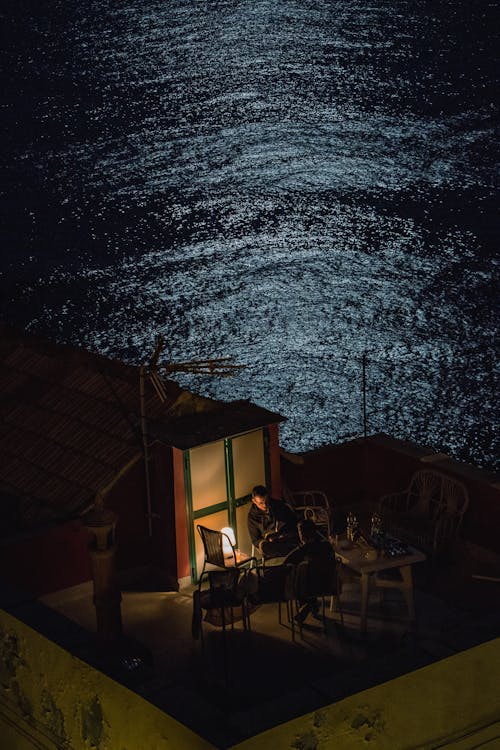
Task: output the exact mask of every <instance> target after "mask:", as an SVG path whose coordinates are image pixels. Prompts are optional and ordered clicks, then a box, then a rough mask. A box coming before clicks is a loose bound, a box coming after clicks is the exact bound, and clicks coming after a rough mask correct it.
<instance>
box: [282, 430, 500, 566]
mask: <svg viewBox="0 0 500 750" xmlns="http://www.w3.org/2000/svg"><path fill="white" fill-rule="evenodd" d="M429 453H430V451H426V450H425V449H423V448H420V447H419V446H413V445H412V444H410V443H405V442H403V441H398V440H394V439H391V438H389V437H388V436H385V435H374V436H372V437H371V438H367V439H366V440H353V441H351V442H349V443H344V444H342V445H331V446H327V447H325V448H321V449H319V450H317V451H311V452H310V453H304V454H302V458H303V459H304V463H303V464H302V465H296V464H293V463H291V462H289V461H287V460H286V459H282V475H283V479H284V481H285V482H286V483H287V485H288V486H289V488H290V489H291V490H292V491H293V490H301V489H306V490H307V489H311V490H312V489H317V490H322V491H323V492H325V493H326V494H327V496H328V499H329V502H330V506H331V508H332V510H333V513H334V518H335V508H337V507H343V506H348V505H349V504H352V503H358V502H363V501H378V499H379V498H380V496H381V495H384V494H386V493H389V492H397V491H398V490H404V489H405V488H406V487H407V486H408V484H409V481H410V478H411V476H412V474H413V473H414V472H415V471H417V470H418V469H425V468H433V469H435V470H436V471H441V472H443V473H445V474H449V475H450V476H452V477H455V478H456V479H458V480H460V481H461V482H463V483H464V484H465V486H466V487H467V490H468V492H469V498H470V503H469V509H468V511H467V512H466V514H465V517H464V521H463V527H462V537H463V539H465V540H468V541H470V542H473V543H474V544H478V545H480V546H482V547H485V548H487V549H490V550H492V551H495V552H498V553H500V544H499V540H498V529H499V528H500V489H499V488H498V487H497V486H495V485H493V484H492V483H491V481H490V477H489V476H488V475H487V474H486V472H481V471H480V470H479V469H474V468H473V467H469V466H467V465H466V464H460V463H459V462H457V461H453V460H450V459H448V460H445V461H437V462H436V461H431V462H424V461H421V458H422V456H424V455H426V454H429Z"/></svg>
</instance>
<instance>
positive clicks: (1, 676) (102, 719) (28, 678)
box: [0, 610, 214, 750]
mask: <svg viewBox="0 0 500 750" xmlns="http://www.w3.org/2000/svg"><path fill="white" fill-rule="evenodd" d="M0 686H1V694H0V738H1V737H4V738H8V742H9V744H5V743H4V741H0V747H1V748H2V750H25V749H26V748H28V747H43V748H45V747H46V748H52V747H64V746H65V745H64V744H63V742H64V741H66V743H67V745H66V746H68V747H69V748H74V749H75V750H80V748H82V749H83V748H85V749H87V748H88V749H89V750H90V748H97V750H214V746H213V745H211V744H210V743H209V742H207V741H205V740H203V739H202V738H201V737H198V736H197V735H196V734H195V733H194V732H192V731H191V730H189V729H187V728H186V727H184V726H183V725H182V724H180V723H179V722H177V721H175V719H173V718H171V717H170V716H168V715H167V714H165V713H163V712H162V711H160V710H159V709H158V708H156V707H155V706H153V705H151V704H150V703H148V702H147V701H145V700H143V699H142V698H141V697H140V696H138V695H136V694H135V693H133V692H132V691H130V690H128V689H127V688H125V687H123V686H122V685H120V684H118V683H117V682H114V681H113V680H112V679H110V678H109V677H106V676H105V675H103V674H101V673H100V672H98V671H97V670H95V669H93V668H92V667H90V666H89V665H87V664H85V663H84V662H82V661H80V660H79V659H77V658H76V657H74V656H71V654H69V653H68V652H66V651H64V650H63V649H62V648H60V647H59V646H57V645H55V644H54V643H52V642H51V641H49V640H48V639H46V638H45V637H43V636H41V635H40V634H39V633H37V632H35V631H34V630H32V629H31V628H29V627H28V626H27V625H24V624H23V623H22V622H20V621H19V620H16V619H15V618H14V617H12V616H11V615H9V614H7V613H6V612H4V611H2V610H0ZM27 736H28V739H27ZM29 737H31V742H30V741H29ZM14 741H15V744H13V743H14Z"/></svg>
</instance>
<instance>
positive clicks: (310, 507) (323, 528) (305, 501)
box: [289, 490, 331, 539]
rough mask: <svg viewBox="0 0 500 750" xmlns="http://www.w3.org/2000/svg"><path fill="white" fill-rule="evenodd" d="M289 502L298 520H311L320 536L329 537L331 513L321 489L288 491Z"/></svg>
mask: <svg viewBox="0 0 500 750" xmlns="http://www.w3.org/2000/svg"><path fill="white" fill-rule="evenodd" d="M289 502H290V504H291V505H292V507H293V509H294V511H295V512H296V514H297V518H298V519H299V520H302V519H305V518H308V519H310V520H311V521H313V522H314V523H315V524H316V526H317V528H318V531H319V532H320V534H321V536H323V537H324V538H325V539H330V536H331V513H330V505H329V503H328V498H327V496H326V495H325V493H324V492H322V491H321V490H302V491H298V492H290V493H289Z"/></svg>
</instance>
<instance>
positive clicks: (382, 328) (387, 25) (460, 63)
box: [1, 0, 498, 467]
mask: <svg viewBox="0 0 500 750" xmlns="http://www.w3.org/2000/svg"><path fill="white" fill-rule="evenodd" d="M497 6H498V4H497V3H496V2H487V1H486V0H470V1H469V2H463V1H462V2H460V1H459V0H453V1H451V0H449V1H448V0H433V1H432V2H425V0H413V1H411V0H392V1H390V2H389V0H374V1H373V2H369V3H366V2H360V1H359V0H344V2H340V1H338V0H330V1H328V0H322V2H317V1H313V0H309V1H307V0H296V1H295V2H293V1H292V0H281V1H280V0H253V1H252V2H246V1H245V2H244V1H240V2H238V1H237V0H225V1H223V2H209V1H207V2H193V1H188V0H171V1H170V2H159V0H156V1H152V0H141V2H138V0H133V1H129V2H126V1H125V2H119V3H118V2H110V1H109V0H108V1H106V0H102V1H101V0H100V1H99V2H85V3H84V2H78V3H77V2H75V0H66V1H65V2H52V3H50V4H49V5H48V6H45V5H43V6H42V5H40V4H35V3H28V2H26V1H25V0H24V1H23V0H21V2H19V3H16V4H12V8H11V9H10V10H8V11H5V12H4V20H6V21H7V29H8V35H7V40H8V41H7V45H6V48H5V50H4V53H3V55H4V58H5V60H4V66H3V67H4V70H5V71H6V75H5V77H6V80H5V82H4V97H5V105H4V107H3V115H4V118H3V119H4V123H5V125H6V133H5V136H4V138H3V143H4V147H5V148H6V159H4V162H5V163H6V165H7V177H6V179H5V182H4V191H3V192H4V196H3V197H4V206H5V207H6V210H5V211H4V222H3V223H4V228H3V237H4V242H3V251H2V277H1V291H2V300H1V315H2V318H3V319H5V320H7V321H9V322H11V323H15V324H17V325H22V326H26V327H27V328H29V329H30V330H34V331H40V332H43V333H46V334H50V335H51V336H52V337H55V338H56V339H57V340H60V341H69V342H73V343H75V344H80V345H84V346H87V347H89V348H91V349H94V350H98V351H100V352H103V353H105V354H108V355H112V356H120V357H123V358H126V359H128V360H130V361H134V362H142V361H146V360H147V359H148V358H149V354H150V352H151V348H152V342H153V339H154V336H155V334H156V333H158V332H163V333H164V334H165V336H166V340H167V356H168V358H169V359H173V360H185V359H187V358H196V357H207V356H223V355H229V354H231V355H234V357H235V359H236V360H237V361H238V362H242V363H247V364H248V367H247V368H246V369H245V370H242V371H241V372H240V374H239V375H238V376H237V377H234V378H227V379H215V378H212V379H209V378H201V379H200V378H198V379H194V378H192V379H191V380H189V379H188V380H184V381H183V382H184V383H185V384H187V385H189V386H190V387H191V388H194V389H198V390H200V391H201V392H203V393H206V394H209V395H214V396H217V397H221V398H250V399H252V400H253V401H255V402H257V403H260V404H262V405H264V406H267V407H268V408H271V409H275V410H278V411H280V412H281V413H283V414H284V415H286V416H287V417H288V422H287V423H286V425H285V426H284V427H283V430H282V442H283V444H284V445H285V446H286V447H288V448H289V449H291V450H304V449H307V448H311V447H315V446H318V445H320V444H323V443H325V442H331V441H336V440H338V439H340V438H343V437H345V436H352V435H354V434H357V433H359V432H360V431H361V430H362V419H361V357H362V354H363V353H364V352H366V354H367V409H368V431H369V432H374V431H379V430H383V431H386V432H389V433H391V434H393V435H395V436H398V437H402V438H408V439H413V440H417V441H419V442H423V443H426V444H428V445H429V446H432V447H434V448H436V449H441V450H445V451H446V452H449V453H451V454H453V455H455V456H456V457H458V458H460V459H463V460H468V461H471V462H474V463H476V464H479V465H481V466H489V467H491V466H493V465H494V463H495V460H496V455H497V448H498V446H497V445H496V444H495V434H496V430H495V426H496V424H497V423H498V411H497V406H496V400H495V388H494V381H495V372H496V366H495V360H494V336H495V331H496V329H497V320H496V317H495V273H496V268H497V265H498V256H496V248H497V244H498V232H497V224H496V206H497V200H498V178H497V175H498V170H497V168H496V161H497V151H496V146H495V144H496V132H495V131H496V129H497V127H498V109H497V95H498V91H497V82H496V80H495V55H496V49H497V47H498V39H497V35H496V28H497V27H498V12H497V11H498V7H497Z"/></svg>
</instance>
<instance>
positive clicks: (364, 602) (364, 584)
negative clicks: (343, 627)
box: [359, 573, 370, 633]
mask: <svg viewBox="0 0 500 750" xmlns="http://www.w3.org/2000/svg"><path fill="white" fill-rule="evenodd" d="M369 580H370V576H369V574H368V573H362V574H361V619H360V623H359V629H360V630H361V632H362V633H366V615H367V611H368V588H369V587H368V582H369Z"/></svg>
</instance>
